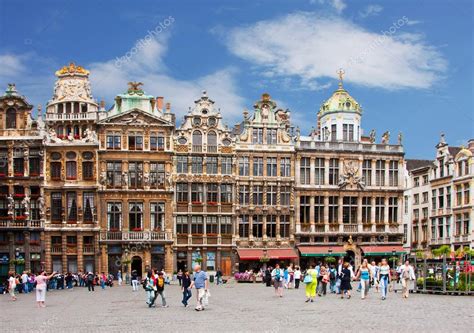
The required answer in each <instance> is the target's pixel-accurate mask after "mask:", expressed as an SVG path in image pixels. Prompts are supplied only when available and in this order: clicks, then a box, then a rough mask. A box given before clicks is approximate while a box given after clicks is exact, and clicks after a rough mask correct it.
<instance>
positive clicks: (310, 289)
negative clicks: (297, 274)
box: [303, 265, 318, 303]
mask: <svg viewBox="0 0 474 333" xmlns="http://www.w3.org/2000/svg"><path fill="white" fill-rule="evenodd" d="M303 282H304V283H305V284H306V288H305V289H306V290H305V291H306V301H305V302H306V303H308V302H310V301H311V302H314V298H315V297H316V288H317V286H318V272H317V271H316V270H315V269H314V266H313V265H309V269H307V270H306V274H305V277H304V280H303Z"/></svg>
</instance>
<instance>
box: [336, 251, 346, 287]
mask: <svg viewBox="0 0 474 333" xmlns="http://www.w3.org/2000/svg"><path fill="white" fill-rule="evenodd" d="M343 269H344V262H343V260H342V259H339V261H338V263H337V271H336V294H338V295H339V294H340V293H341V276H342V270H343Z"/></svg>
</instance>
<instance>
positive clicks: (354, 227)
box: [343, 224, 357, 232]
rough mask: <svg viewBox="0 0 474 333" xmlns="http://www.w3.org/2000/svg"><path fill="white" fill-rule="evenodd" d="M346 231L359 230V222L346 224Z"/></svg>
mask: <svg viewBox="0 0 474 333" xmlns="http://www.w3.org/2000/svg"><path fill="white" fill-rule="evenodd" d="M343 230H344V232H357V224H345V225H344V228H343Z"/></svg>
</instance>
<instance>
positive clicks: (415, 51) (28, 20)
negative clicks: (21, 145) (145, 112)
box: [0, 0, 474, 158]
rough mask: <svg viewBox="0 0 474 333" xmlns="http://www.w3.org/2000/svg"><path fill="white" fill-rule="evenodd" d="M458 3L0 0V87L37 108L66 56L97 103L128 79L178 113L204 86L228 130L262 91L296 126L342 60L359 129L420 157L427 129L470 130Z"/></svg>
mask: <svg viewBox="0 0 474 333" xmlns="http://www.w3.org/2000/svg"><path fill="white" fill-rule="evenodd" d="M472 6H473V5H472V2H471V1H469V0H459V1H441V0H425V1H418V0H400V1H376V0H373V1H364V0H361V1H349V0H305V1H278V0H276V1H275V0H274V1H259V0H253V1H217V0H215V1H181V2H179V3H178V1H159V2H158V1H141V0H136V1H133V2H130V1H122V0H118V1H114V2H113V3H112V2H107V1H102V2H99V1H88V0H85V1H80V2H78V1H68V0H65V1H41V2H39V1H21V0H19V1H5V0H0V86H1V87H5V86H6V83H8V82H15V83H16V84H17V88H18V90H19V91H20V92H21V93H22V94H24V95H26V96H27V98H28V99H29V101H30V102H31V103H33V104H35V105H37V104H42V105H44V104H45V103H46V102H47V100H48V99H49V98H51V96H52V91H53V83H54V80H55V78H54V71H55V70H57V69H58V68H60V67H61V66H63V65H65V64H67V63H69V62H70V61H75V62H76V63H77V64H80V65H82V66H84V67H86V68H87V69H89V70H90V71H91V81H92V91H93V94H94V96H95V97H96V98H97V99H98V100H101V99H104V100H105V101H106V104H107V106H108V107H110V106H111V103H112V102H113V97H114V96H115V95H116V94H119V93H122V92H123V91H124V90H125V89H126V83H127V82H128V81H132V80H137V81H142V82H144V83H145V86H144V89H145V90H146V92H147V93H148V94H152V95H155V96H164V97H165V100H167V101H168V102H170V103H171V105H172V108H173V111H174V112H175V113H176V114H177V115H178V116H182V115H183V114H184V113H185V112H186V111H187V109H188V107H189V106H191V105H193V101H194V100H195V99H196V98H197V97H199V95H200V92H201V91H202V90H203V89H206V90H207V91H208V94H209V95H210V96H211V98H213V99H214V100H215V101H216V104H217V105H218V106H220V108H221V111H222V113H223V115H224V118H225V119H227V122H228V124H229V125H233V124H234V123H236V122H238V121H240V119H241V115H242V111H243V109H244V108H247V109H251V108H252V105H253V103H254V102H255V101H256V100H257V99H258V98H259V96H260V95H261V94H262V93H263V92H269V93H270V94H271V95H272V97H273V98H274V99H275V100H276V101H277V102H278V103H279V104H280V105H281V106H282V107H284V108H289V109H290V110H291V111H292V120H293V123H294V124H295V125H297V126H300V128H301V129H302V133H303V134H304V133H307V132H309V130H310V129H311V127H312V126H315V124H316V113H317V110H318V109H319V106H320V105H321V103H322V102H323V101H324V100H325V99H327V98H328V97H329V96H330V95H331V93H332V92H333V90H335V89H336V87H337V75H336V71H337V70H338V68H340V67H343V68H344V69H345V72H346V75H345V87H346V89H347V90H348V91H349V92H350V93H351V95H352V96H353V97H354V98H355V99H356V100H357V101H358V102H359V103H360V104H361V105H362V107H363V109H364V115H363V120H362V126H363V128H364V130H365V133H366V134H367V133H368V132H369V131H370V130H371V129H372V128H374V129H376V130H377V135H378V140H380V135H381V134H382V133H383V132H384V131H385V130H389V131H390V132H391V133H392V139H391V140H392V142H395V141H396V136H397V134H398V132H399V131H401V132H403V134H404V143H405V148H406V153H407V157H409V158H433V156H434V146H435V145H436V143H437V142H438V140H439V134H440V132H445V133H446V137H447V141H448V143H450V144H451V145H461V144H465V143H466V142H467V140H468V139H470V138H474V112H473V108H472V97H473V72H472V66H473V55H472V50H473V36H472V26H473V17H472V12H473V8H472ZM132 53H133V54H132ZM127 56H129V57H128V58H124V57H127ZM117 59H119V60H117Z"/></svg>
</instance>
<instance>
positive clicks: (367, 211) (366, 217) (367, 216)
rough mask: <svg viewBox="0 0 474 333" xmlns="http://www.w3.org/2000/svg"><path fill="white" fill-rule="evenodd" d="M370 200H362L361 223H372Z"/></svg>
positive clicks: (366, 198) (364, 198) (368, 198)
mask: <svg viewBox="0 0 474 333" xmlns="http://www.w3.org/2000/svg"><path fill="white" fill-rule="evenodd" d="M371 216H372V198H370V197H363V198H362V223H372V217H371Z"/></svg>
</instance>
